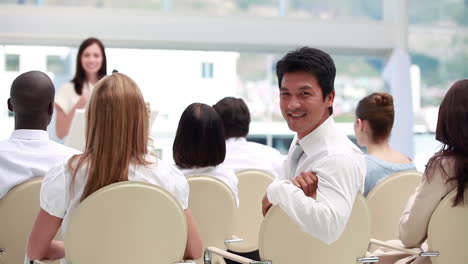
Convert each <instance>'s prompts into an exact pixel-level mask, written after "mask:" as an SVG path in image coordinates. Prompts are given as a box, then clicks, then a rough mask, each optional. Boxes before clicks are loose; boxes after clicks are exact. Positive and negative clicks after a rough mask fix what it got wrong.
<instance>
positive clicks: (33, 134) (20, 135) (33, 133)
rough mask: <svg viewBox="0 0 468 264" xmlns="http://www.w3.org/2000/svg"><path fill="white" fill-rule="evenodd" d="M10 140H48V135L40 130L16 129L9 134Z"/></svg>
mask: <svg viewBox="0 0 468 264" xmlns="http://www.w3.org/2000/svg"><path fill="white" fill-rule="evenodd" d="M10 139H26V140H49V134H48V133H47V131H45V130H40V129H16V130H14V131H13V133H11V137H10Z"/></svg>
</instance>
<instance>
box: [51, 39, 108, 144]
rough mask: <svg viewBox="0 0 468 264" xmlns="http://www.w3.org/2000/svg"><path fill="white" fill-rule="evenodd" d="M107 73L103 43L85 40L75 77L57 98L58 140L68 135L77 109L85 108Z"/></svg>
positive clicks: (80, 49) (78, 56)
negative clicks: (95, 88) (98, 82)
mask: <svg viewBox="0 0 468 264" xmlns="http://www.w3.org/2000/svg"><path fill="white" fill-rule="evenodd" d="M106 72H107V60H106V53H105V51H104V45H103V44H102V42H101V41H100V40H98V39H96V38H88V39H86V40H84V41H83V42H82V43H81V45H80V48H79V49H78V55H77V58H76V72H75V77H73V79H72V80H71V81H70V82H68V83H66V84H64V85H63V86H62V87H61V88H60V90H59V91H58V95H57V96H56V97H55V108H56V111H57V122H56V127H55V128H56V133H57V137H58V138H64V137H65V136H66V135H68V132H69V130H70V126H71V123H72V120H73V117H74V116H75V111H76V109H82V108H85V106H86V104H87V103H88V101H89V98H90V96H91V92H92V90H93V89H94V85H95V84H96V83H97V81H99V80H100V79H101V78H102V77H104V76H105V75H106Z"/></svg>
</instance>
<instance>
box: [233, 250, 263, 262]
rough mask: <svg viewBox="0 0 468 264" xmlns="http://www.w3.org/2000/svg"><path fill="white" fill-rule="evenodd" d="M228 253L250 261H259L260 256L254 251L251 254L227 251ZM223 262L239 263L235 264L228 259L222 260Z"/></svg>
mask: <svg viewBox="0 0 468 264" xmlns="http://www.w3.org/2000/svg"><path fill="white" fill-rule="evenodd" d="M228 252H230V253H232V254H236V255H239V256H242V257H245V258H249V259H251V260H256V261H260V254H259V253H258V250H255V251H252V252H245V253H239V252H234V251H231V250H229V249H228ZM224 261H226V264H240V263H239V262H235V261H232V260H229V259H224Z"/></svg>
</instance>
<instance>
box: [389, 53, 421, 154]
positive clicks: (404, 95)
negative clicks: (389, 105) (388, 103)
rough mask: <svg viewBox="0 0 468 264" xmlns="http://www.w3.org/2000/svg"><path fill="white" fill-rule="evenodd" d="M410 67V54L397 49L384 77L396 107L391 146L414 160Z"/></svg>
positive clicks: (391, 57)
mask: <svg viewBox="0 0 468 264" xmlns="http://www.w3.org/2000/svg"><path fill="white" fill-rule="evenodd" d="M410 65H411V62H410V57H409V54H408V52H406V51H404V50H402V49H395V50H393V52H392V55H391V56H390V59H389V61H388V62H387V65H386V66H385V69H384V71H383V73H382V77H383V79H384V80H385V81H386V82H387V84H388V85H389V86H390V93H391V94H392V95H393V103H394V106H395V122H394V124H393V130H392V135H391V137H390V145H391V146H392V147H393V148H395V149H396V150H398V151H400V152H401V153H403V154H404V155H406V156H407V157H409V158H411V159H414V141H413V125H414V117H413V99H412V91H411V77H410Z"/></svg>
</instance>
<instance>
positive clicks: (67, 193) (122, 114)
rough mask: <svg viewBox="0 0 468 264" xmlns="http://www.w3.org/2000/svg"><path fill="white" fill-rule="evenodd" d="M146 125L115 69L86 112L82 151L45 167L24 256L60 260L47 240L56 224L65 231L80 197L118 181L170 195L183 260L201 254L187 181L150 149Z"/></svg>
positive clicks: (133, 92) (138, 99) (136, 95)
mask: <svg viewBox="0 0 468 264" xmlns="http://www.w3.org/2000/svg"><path fill="white" fill-rule="evenodd" d="M148 124H149V113H148V110H147V108H146V105H145V102H144V100H143V96H142V94H141V92H140V89H139V88H138V86H137V85H136V84H135V82H134V81H133V80H132V79H130V78H129V77H127V76H126V75H124V74H120V73H114V74H112V75H110V76H107V77H104V78H103V79H102V80H101V81H99V82H98V83H97V85H96V88H95V90H94V92H93V94H92V96H91V99H90V103H89V108H88V110H87V120H86V148H85V151H84V152H83V154H81V155H75V156H73V157H72V158H71V159H70V160H68V162H67V161H65V162H63V163H62V164H60V165H59V166H57V167H55V168H53V169H52V170H50V171H49V172H48V174H47V175H46V176H45V178H44V181H43V183H42V188H41V194H40V196H41V197H40V206H41V210H40V212H39V214H38V216H37V218H36V222H35V224H34V226H33V230H32V232H31V235H30V237H29V244H28V252H27V254H28V257H29V259H31V260H40V259H50V260H55V259H60V258H63V257H64V255H65V251H64V245H63V242H59V241H55V240H52V239H53V237H54V236H55V234H56V232H57V230H58V229H59V227H60V226H62V234H65V233H66V229H67V226H68V222H69V220H70V215H71V214H72V213H73V210H74V209H75V208H76V207H77V205H78V204H79V203H80V202H81V201H83V200H84V199H86V197H88V196H90V195H91V194H92V193H94V192H95V191H97V190H99V189H101V188H102V187H105V186H107V185H109V184H112V183H116V182H121V181H141V182H146V183H151V184H155V185H159V186H161V187H163V188H164V189H166V190H167V191H169V192H170V193H171V194H173V195H174V197H176V199H177V200H178V201H179V202H180V204H181V206H182V208H184V210H185V214H186V218H187V225H188V237H187V246H186V249H185V258H190V259H197V258H200V257H201V254H202V244H201V239H200V236H199V233H198V229H197V227H196V224H195V222H194V220H193V218H192V215H191V212H190V210H189V209H187V206H188V196H189V186H188V183H187V180H186V179H185V177H184V175H183V174H182V173H181V172H180V171H179V170H177V169H176V168H175V167H174V166H172V165H168V164H165V163H163V162H162V161H161V160H159V159H158V158H157V157H156V156H154V155H153V154H151V153H149V151H148V144H149V136H148V131H149V130H148ZM137 202H138V201H135V203H137ZM162 213H164V212H162Z"/></svg>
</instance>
